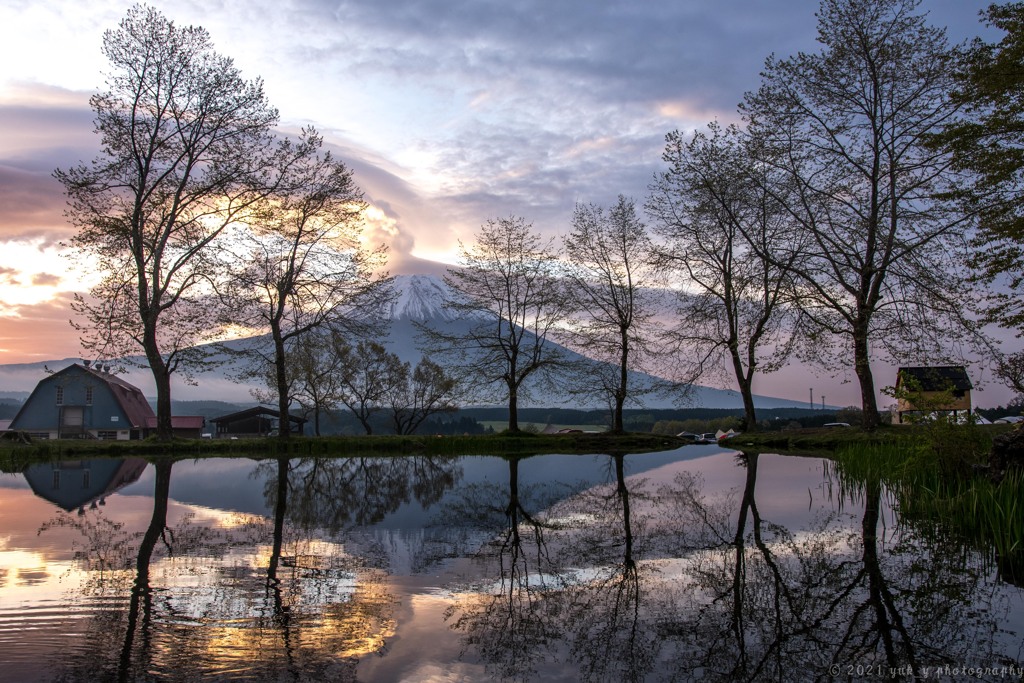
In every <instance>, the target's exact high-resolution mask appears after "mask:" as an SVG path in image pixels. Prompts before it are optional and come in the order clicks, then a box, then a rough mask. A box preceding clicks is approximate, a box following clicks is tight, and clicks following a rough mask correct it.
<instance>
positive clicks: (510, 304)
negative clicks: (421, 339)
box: [421, 216, 567, 432]
mask: <svg viewBox="0 0 1024 683" xmlns="http://www.w3.org/2000/svg"><path fill="white" fill-rule="evenodd" d="M459 249H460V252H461V257H460V267H458V268H449V269H448V274H447V275H446V276H445V283H446V284H447V285H448V286H449V287H451V288H452V289H454V290H456V291H457V292H458V293H459V296H458V297H457V298H455V299H454V300H452V301H448V302H446V303H445V307H446V308H447V309H449V310H450V311H452V312H453V313H455V315H456V317H458V318H462V319H463V320H466V321H468V322H467V324H466V325H465V326H463V327H458V326H451V327H448V328H446V329H443V330H438V329H427V328H421V330H422V331H423V333H424V334H425V335H426V336H427V340H428V343H429V345H430V346H431V347H432V348H433V349H434V350H435V351H437V352H438V353H439V354H441V355H445V356H448V357H449V358H452V357H454V358H455V359H457V363H458V365H459V366H460V367H462V368H463V372H464V374H465V376H466V379H467V380H468V381H469V382H471V383H472V384H473V385H475V386H477V387H491V386H494V385H497V386H500V387H501V388H502V391H503V393H504V397H505V398H506V399H507V400H508V430H509V431H510V432H518V431H519V412H518V411H519V401H520V399H521V398H525V397H526V395H527V386H526V385H525V382H526V380H527V379H529V378H533V377H538V376H543V375H545V373H547V372H549V371H551V370H554V369H557V368H559V367H562V366H563V364H564V358H563V357H562V355H561V354H559V353H558V352H557V351H556V349H555V347H553V346H552V345H551V344H549V343H548V340H549V337H550V335H551V332H552V330H553V329H554V327H555V325H556V324H557V323H558V322H559V321H560V320H562V319H563V317H564V313H565V310H566V303H567V302H566V297H565V294H564V292H563V289H562V286H561V285H560V283H559V280H558V278H557V277H556V276H557V265H556V260H555V256H554V248H553V244H552V241H551V240H548V241H544V240H542V239H541V237H540V236H539V235H537V234H536V233H535V232H533V226H532V225H531V224H529V223H527V222H526V221H525V220H524V219H522V218H518V217H515V216H512V217H509V218H501V219H497V220H489V221H487V222H486V223H484V224H483V225H482V226H481V228H480V231H479V232H478V233H477V240H476V243H475V244H473V245H472V246H470V247H467V246H465V245H463V244H462V243H461V242H460V243H459Z"/></svg>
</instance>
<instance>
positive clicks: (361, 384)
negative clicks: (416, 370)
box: [333, 337, 408, 434]
mask: <svg viewBox="0 0 1024 683" xmlns="http://www.w3.org/2000/svg"><path fill="white" fill-rule="evenodd" d="M333 352H334V354H335V356H336V357H337V359H338V368H339V369H340V370H341V374H340V376H339V378H338V380H339V384H340V391H339V399H340V401H341V402H342V403H343V404H344V405H345V407H347V408H348V409H349V410H351V411H352V414H353V415H354V416H355V417H356V419H357V420H359V424H361V425H362V426H363V429H365V430H366V433H367V434H372V433H373V424H372V423H371V421H370V418H371V417H372V416H373V415H375V414H376V413H378V412H380V411H382V410H383V409H384V408H385V406H386V405H387V400H388V393H389V392H390V391H391V389H392V387H394V386H395V385H396V384H398V383H400V382H401V381H403V379H402V378H403V376H405V374H407V373H408V369H407V368H406V367H405V366H404V365H403V364H402V361H401V359H400V358H399V357H398V356H396V355H395V354H393V353H388V351H387V349H385V348H384V347H383V346H381V345H380V344H378V343H377V342H374V341H368V340H365V339H364V340H362V341H360V342H359V343H358V344H356V345H355V346H354V347H353V346H351V345H349V344H347V343H346V342H345V341H344V340H343V339H342V338H341V337H335V343H334V346H333Z"/></svg>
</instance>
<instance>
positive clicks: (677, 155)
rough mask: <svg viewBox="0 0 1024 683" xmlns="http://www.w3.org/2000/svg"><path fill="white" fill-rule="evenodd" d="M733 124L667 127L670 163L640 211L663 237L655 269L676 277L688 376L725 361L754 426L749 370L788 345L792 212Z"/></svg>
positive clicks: (778, 357)
mask: <svg viewBox="0 0 1024 683" xmlns="http://www.w3.org/2000/svg"><path fill="white" fill-rule="evenodd" d="M751 144H752V141H751V140H750V139H749V138H747V139H744V135H743V133H742V132H741V131H740V130H739V129H737V128H732V127H730V128H725V129H723V128H721V127H720V126H719V125H718V124H715V123H712V124H710V125H709V126H708V130H707V132H698V133H696V134H694V135H693V136H692V137H687V136H684V135H683V134H682V133H680V132H679V131H674V132H672V133H669V135H668V136H667V138H666V144H665V153H664V155H663V156H662V158H663V159H664V160H665V161H666V162H667V163H668V164H669V170H667V171H665V172H664V173H661V174H659V175H658V177H657V179H656V180H655V182H654V184H653V185H652V187H651V196H650V199H649V200H648V205H647V210H648V212H649V214H650V215H651V217H652V218H653V219H654V221H655V231H656V232H657V234H659V235H660V236H661V237H662V238H663V242H662V243H661V244H660V245H659V247H658V248H657V261H658V263H659V264H660V266H661V268H662V269H663V270H664V271H665V272H666V273H667V274H669V276H670V278H671V279H673V280H676V281H677V282H678V283H679V284H680V287H679V289H678V290H677V291H678V297H677V301H678V306H677V315H678V322H677V324H676V325H675V326H674V327H673V329H672V330H671V338H672V339H673V343H674V345H675V346H678V347H679V348H680V350H681V353H680V354H678V355H681V356H682V355H684V354H685V352H687V351H691V352H694V353H695V357H694V361H693V368H692V369H691V370H690V371H689V373H688V374H690V375H691V376H693V377H699V376H701V375H706V374H708V373H709V372H718V371H721V370H724V369H725V367H723V366H728V367H729V370H730V371H731V373H732V375H733V377H734V378H735V380H736V383H737V385H738V386H739V390H740V395H741V396H742V397H743V409H744V414H745V421H746V424H747V427H746V429H747V430H748V431H750V430H754V429H756V427H757V416H756V414H755V409H754V379H755V377H756V376H757V373H759V372H760V373H764V372H772V371H774V370H777V369H778V368H780V367H781V366H782V365H783V364H784V363H785V362H786V360H787V358H788V355H789V351H790V343H789V342H790V339H791V336H790V334H789V331H790V330H791V329H792V328H791V327H790V326H789V323H792V322H793V316H792V315H790V313H791V310H792V309H791V308H790V307H788V304H790V303H791V292H792V287H791V281H792V278H791V269H792V267H793V265H794V264H795V263H796V260H797V255H798V253H799V250H798V249H794V248H793V239H792V235H791V234H790V231H791V230H790V223H789V217H788V215H787V213H786V211H785V208H784V207H783V205H782V204H781V203H780V202H779V201H778V200H777V199H776V198H775V196H773V193H774V192H775V191H776V188H774V187H772V189H767V188H769V183H770V182H772V181H774V180H776V179H775V178H771V177H770V176H771V169H769V168H767V167H765V166H763V165H760V164H758V163H756V161H754V159H753V156H752V155H751V154H750V150H749V147H750V145H751Z"/></svg>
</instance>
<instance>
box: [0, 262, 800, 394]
mask: <svg viewBox="0 0 1024 683" xmlns="http://www.w3.org/2000/svg"><path fill="white" fill-rule="evenodd" d="M395 286H396V289H397V290H398V293H399V295H398V297H397V298H396V299H395V301H394V302H393V304H392V306H391V308H390V310H389V313H388V317H389V319H390V320H389V321H388V322H389V323H390V327H389V332H388V335H387V336H386V338H385V339H384V340H383V343H384V344H385V346H386V347H387V348H388V349H389V350H390V351H392V352H393V353H396V354H397V355H398V356H399V357H401V358H402V360H404V361H408V362H410V363H412V364H415V363H416V362H418V361H419V359H420V358H421V356H422V354H423V351H422V344H421V341H420V335H419V329H418V326H419V325H426V326H429V327H433V328H436V329H446V330H452V329H453V328H457V327H462V326H468V325H469V324H470V321H468V320H465V319H459V318H457V317H455V316H454V315H453V314H452V312H451V311H450V310H449V309H446V308H445V307H444V303H445V301H447V300H448V299H449V298H450V297H452V296H454V294H453V292H452V291H451V290H450V289H449V288H448V287H447V286H446V285H445V283H444V281H443V280H441V279H440V278H437V277H434V276H430V275H399V276H396V278H395ZM257 341H258V339H257ZM251 342H252V340H245V342H244V343H251ZM241 343H243V342H241V341H239V342H229V345H234V346H237V345H239V344H241ZM564 352H565V353H566V354H567V355H568V356H569V357H571V358H574V359H583V356H580V355H579V354H576V353H574V352H572V351H570V350H568V349H564ZM220 358H221V360H222V361H224V362H222V363H220V364H215V365H212V366H211V367H209V368H208V369H207V370H205V371H203V372H200V373H198V374H197V375H196V378H195V379H196V385H194V386H193V385H190V384H186V383H184V382H183V381H181V380H178V381H177V382H176V384H175V386H174V389H173V395H174V398H175V399H176V400H180V401H199V400H204V401H207V400H208V401H224V402H228V403H240V404H251V403H252V401H253V399H252V396H251V394H250V386H248V385H246V384H244V383H240V382H238V381H237V380H235V379H234V378H233V372H232V370H231V366H230V363H228V362H227V357H226V356H225V355H224V354H220ZM74 362H80V359H77V358H64V359H55V360H49V361H45V362H39V363H24V364H0V396H2V395H8V396H12V397H13V396H20V395H25V396H27V392H30V391H32V389H33V388H34V387H35V385H36V383H38V381H39V380H40V379H41V378H42V377H43V376H44V374H45V373H46V371H47V369H49V370H51V371H52V370H59V369H61V368H63V367H66V366H67V365H70V364H71V363H74ZM589 362H591V363H594V364H595V367H596V363H597V362H596V361H589ZM119 374H120V376H122V377H124V379H125V380H127V381H129V382H131V383H133V384H135V385H137V386H139V387H140V388H141V389H142V390H143V391H144V392H145V393H146V394H147V395H152V394H153V393H154V391H153V389H152V387H153V382H152V378H151V377H150V375H149V373H148V371H147V370H143V369H139V368H126V370H125V371H124V372H121V373H119ZM633 380H634V381H635V382H637V384H638V385H639V386H644V385H647V384H649V383H653V382H655V381H658V380H657V379H656V378H655V377H652V376H651V375H646V374H644V373H634V374H633ZM529 389H531V392H530V393H531V394H532V396H531V398H530V400H529V401H528V402H524V403H521V405H522V406H523V407H539V408H557V407H572V408H580V409H597V408H601V407H602V406H600V405H590V406H588V405H580V403H579V401H578V400H577V399H574V398H573V397H571V396H570V395H569V394H568V392H566V391H565V390H564V389H560V390H554V391H552V390H550V389H547V388H545V389H542V388H540V387H539V386H536V385H535V386H532V387H529ZM23 392H24V393H23ZM484 402H485V403H492V404H500V403H501V400H500V398H498V397H495V399H494V400H493V401H484ZM755 403H756V405H757V406H758V407H759V408H789V407H799V406H800V405H801V404H799V403H797V402H795V401H793V400H790V399H779V398H774V397H770V396H757V397H755ZM686 405H687V406H690V407H701V408H737V407H740V406H741V405H742V403H741V401H740V396H739V393H738V392H736V391H731V390H723V389H715V388H711V387H706V386H694V387H692V391H691V392H690V395H689V400H688V402H687V403H686ZM630 407H634V408H637V407H642V408H648V409H669V408H673V407H677V406H676V403H675V401H674V400H673V399H671V398H665V397H657V396H653V395H652V396H650V397H648V398H645V399H644V401H643V404H642V405H640V406H637V405H633V406H630ZM192 414H197V413H192Z"/></svg>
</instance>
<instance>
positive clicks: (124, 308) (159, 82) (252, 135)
mask: <svg viewBox="0 0 1024 683" xmlns="http://www.w3.org/2000/svg"><path fill="white" fill-rule="evenodd" d="M103 53H104V55H105V56H106V57H107V60H108V62H109V66H110V71H109V72H108V75H107V90H105V91H104V92H100V93H98V94H96V95H93V96H92V98H91V99H90V105H91V106H92V109H93V111H94V112H95V114H96V118H95V122H96V132H97V133H98V134H99V135H100V136H101V138H102V149H103V151H102V152H101V154H100V155H99V156H98V157H97V158H96V159H95V160H93V161H92V162H91V163H88V164H81V165H79V166H76V167H74V168H71V169H68V170H60V169H58V170H57V171H55V172H54V175H55V176H56V178H57V179H58V180H59V181H60V182H61V183H62V184H63V186H64V190H65V192H66V194H67V200H68V210H67V214H68V216H69V218H70V220H71V221H72V223H73V224H74V225H75V226H76V227H77V228H78V233H77V234H76V235H75V237H74V238H73V239H72V240H71V245H72V246H73V247H75V248H76V249H77V250H78V252H79V254H80V255H81V261H82V263H83V265H86V266H88V267H89V268H91V269H94V270H95V271H97V272H98V273H99V274H100V275H101V279H100V281H99V283H98V284H97V285H95V286H94V287H93V288H92V290H91V291H90V296H89V297H79V298H78V299H77V301H76V304H75V309H76V310H77V311H78V312H79V313H80V314H82V316H83V317H84V319H85V321H86V323H85V324H84V327H83V328H81V329H82V331H83V333H84V334H85V338H84V339H83V346H84V348H85V349H87V350H89V351H92V352H94V353H96V354H97V355H99V356H101V357H112V356H113V357H117V356H122V357H123V356H127V355H129V354H131V353H133V352H135V353H137V352H138V350H139V349H140V348H141V349H142V351H143V352H144V353H145V356H146V362H147V363H148V365H149V367H150V369H151V371H152V373H153V378H154V380H155V382H156V392H157V411H156V412H157V433H158V435H159V436H160V437H162V438H170V436H171V385H170V380H171V376H172V375H173V374H174V373H175V372H177V371H178V370H179V369H182V370H186V371H187V368H188V366H189V364H190V363H195V362H197V361H198V360H199V358H198V357H197V351H196V348H195V347H196V344H197V343H198V342H201V341H203V340H204V339H207V337H208V334H209V333H211V332H213V330H211V329H210V324H209V318H208V315H207V312H208V305H207V304H206V301H205V299H206V297H207V296H208V291H207V289H206V288H205V287H204V283H205V282H206V281H207V278H208V277H209V275H210V274H211V273H210V270H209V262H208V260H207V259H206V258H205V257H206V255H207V254H208V253H209V248H210V246H211V244H212V243H213V242H214V240H215V239H217V237H218V236H219V235H220V233H221V231H222V230H224V228H225V227H226V226H228V225H230V224H231V223H232V222H234V221H236V220H238V219H239V218H240V217H241V216H243V215H244V214H245V213H246V212H247V211H248V210H249V209H250V208H251V206H252V204H253V202H254V201H255V200H256V199H258V198H259V195H260V192H258V191H255V192H254V190H253V188H254V187H256V188H260V187H263V186H265V183H264V182H263V180H262V178H261V177H260V176H261V172H262V170H263V169H262V168H261V163H262V161H263V160H264V158H265V154H264V150H265V149H266V148H267V145H268V141H269V133H268V131H269V129H270V127H271V126H272V125H273V124H274V123H275V122H276V120H277V111H276V110H275V109H274V108H272V107H271V106H270V105H269V104H268V103H267V100H266V97H265V96H264V93H263V87H262V84H261V82H260V81H259V80H256V81H246V80H244V79H243V78H242V76H241V74H240V73H239V71H238V69H237V68H236V67H235V66H234V64H233V62H232V60H231V59H230V58H228V57H225V56H222V55H220V54H218V53H216V52H215V51H214V50H213V45H212V43H211V41H210V36H209V34H208V33H207V32H206V30H205V29H203V28H200V27H194V26H187V27H179V26H177V25H175V24H174V23H172V22H171V21H169V20H168V19H166V18H165V17H164V16H163V15H162V14H160V13H159V12H158V11H156V10H155V9H153V8H152V7H146V6H142V5H136V6H134V7H132V8H131V9H130V10H129V11H128V14H127V16H126V17H125V18H124V19H123V20H122V21H121V23H120V25H119V26H118V28H117V29H116V30H111V31H107V32H106V33H105V34H104V36H103Z"/></svg>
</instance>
